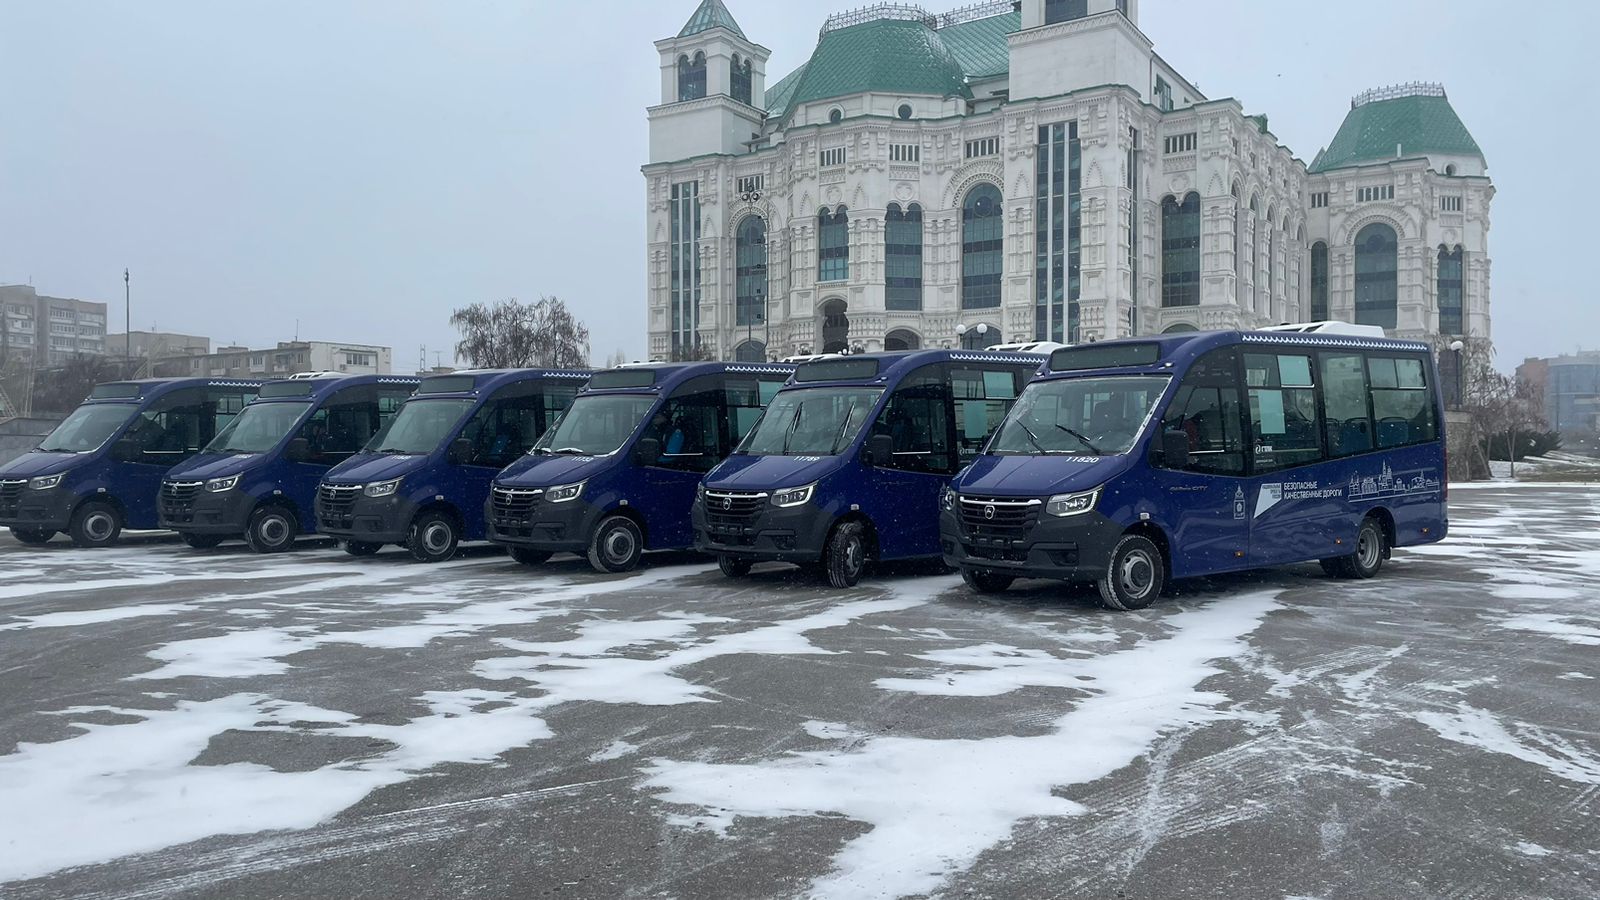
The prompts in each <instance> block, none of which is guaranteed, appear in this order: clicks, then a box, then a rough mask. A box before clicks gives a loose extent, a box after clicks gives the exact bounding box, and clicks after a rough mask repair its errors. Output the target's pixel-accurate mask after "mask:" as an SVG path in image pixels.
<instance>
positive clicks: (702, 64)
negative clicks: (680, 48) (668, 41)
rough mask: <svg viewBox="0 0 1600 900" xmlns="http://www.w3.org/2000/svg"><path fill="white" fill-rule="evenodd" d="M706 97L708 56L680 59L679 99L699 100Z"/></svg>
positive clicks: (699, 54)
mask: <svg viewBox="0 0 1600 900" xmlns="http://www.w3.org/2000/svg"><path fill="white" fill-rule="evenodd" d="M705 95H706V55H705V54H704V53H696V54H695V55H694V59H692V60H691V59H689V57H687V56H680V57H678V99H679V100H680V101H682V100H699V99H700V98H701V97H704V96H705Z"/></svg>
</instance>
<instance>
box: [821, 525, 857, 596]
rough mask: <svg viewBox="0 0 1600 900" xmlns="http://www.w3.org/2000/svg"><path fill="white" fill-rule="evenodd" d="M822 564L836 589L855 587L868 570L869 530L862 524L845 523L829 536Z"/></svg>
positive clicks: (829, 580)
mask: <svg viewBox="0 0 1600 900" xmlns="http://www.w3.org/2000/svg"><path fill="white" fill-rule="evenodd" d="M822 563H823V566H824V567H825V568H826V569H827V572H828V583H829V584H831V585H833V586H834V587H836V588H848V587H855V586H856V582H858V581H860V580H861V573H862V572H864V571H866V568H867V530H866V529H865V528H863V527H861V523H860V522H845V523H843V524H841V525H839V526H838V527H837V528H834V529H833V534H831V535H829V536H828V546H827V549H825V550H823V551H822Z"/></svg>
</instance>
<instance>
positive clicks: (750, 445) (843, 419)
mask: <svg viewBox="0 0 1600 900" xmlns="http://www.w3.org/2000/svg"><path fill="white" fill-rule="evenodd" d="M882 393H883V389H882V388H857V387H818V388H803V389H800V390H791V391H779V392H778V395H777V396H776V397H773V398H772V402H771V403H770V404H768V405H767V411H766V413H765V414H764V415H762V417H761V421H760V422H757V423H756V427H755V428H754V430H752V431H751V432H750V436H749V437H748V438H746V439H745V442H744V446H743V447H740V448H739V452H740V453H745V454H749V455H751V456H833V455H835V454H837V453H838V452H839V451H840V450H841V449H843V448H845V447H848V446H850V442H851V441H853V440H855V437H856V435H857V434H860V433H861V428H862V426H864V425H866V423H867V418H868V417H869V416H871V415H872V408H873V406H874V405H876V404H877V402H878V396H879V395H880V394H882Z"/></svg>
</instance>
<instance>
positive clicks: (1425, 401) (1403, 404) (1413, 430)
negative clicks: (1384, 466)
mask: <svg viewBox="0 0 1600 900" xmlns="http://www.w3.org/2000/svg"><path fill="white" fill-rule="evenodd" d="M1426 372H1427V369H1426V367H1425V366H1424V365H1423V364H1422V360H1420V359H1416V358H1409V359H1408V358H1404V357H1387V356H1369V357H1367V375H1368V377H1369V379H1370V380H1371V382H1372V416H1373V418H1374V419H1375V420H1376V423H1377V429H1376V432H1375V433H1376V435H1377V438H1378V446H1379V447H1403V446H1405V445H1407V444H1426V443H1428V442H1430V441H1434V440H1437V439H1438V434H1439V432H1438V422H1437V421H1435V410H1434V405H1433V391H1431V390H1430V389H1429V386H1428V383H1427V375H1426Z"/></svg>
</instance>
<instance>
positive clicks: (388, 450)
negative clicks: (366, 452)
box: [372, 447, 411, 453]
mask: <svg viewBox="0 0 1600 900" xmlns="http://www.w3.org/2000/svg"><path fill="white" fill-rule="evenodd" d="M372 452H374V453H410V452H411V451H410V450H402V449H400V448H399V447H385V448H383V449H382V450H374V451H372Z"/></svg>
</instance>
